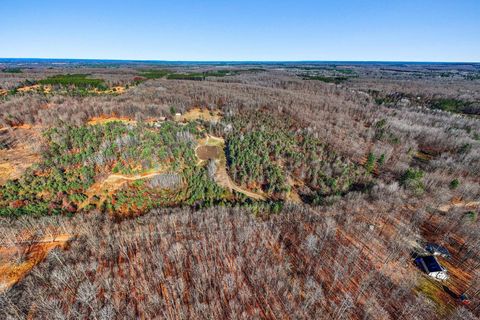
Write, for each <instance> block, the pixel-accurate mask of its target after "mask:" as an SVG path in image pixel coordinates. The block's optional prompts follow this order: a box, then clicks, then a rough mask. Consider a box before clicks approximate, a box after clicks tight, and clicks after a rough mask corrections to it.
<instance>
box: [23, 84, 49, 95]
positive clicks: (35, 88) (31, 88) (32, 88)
mask: <svg viewBox="0 0 480 320" xmlns="http://www.w3.org/2000/svg"><path fill="white" fill-rule="evenodd" d="M33 91H35V92H38V91H43V93H51V92H52V86H51V85H48V84H47V85H39V84H34V85H31V86H24V87H21V88H17V92H21V93H27V92H33Z"/></svg>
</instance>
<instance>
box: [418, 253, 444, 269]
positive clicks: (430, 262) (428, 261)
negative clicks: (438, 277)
mask: <svg viewBox="0 0 480 320" xmlns="http://www.w3.org/2000/svg"><path fill="white" fill-rule="evenodd" d="M422 259H423V262H425V265H426V266H427V270H428V272H438V271H443V269H442V267H441V266H440V263H438V261H437V258H435V257H434V256H426V257H422Z"/></svg>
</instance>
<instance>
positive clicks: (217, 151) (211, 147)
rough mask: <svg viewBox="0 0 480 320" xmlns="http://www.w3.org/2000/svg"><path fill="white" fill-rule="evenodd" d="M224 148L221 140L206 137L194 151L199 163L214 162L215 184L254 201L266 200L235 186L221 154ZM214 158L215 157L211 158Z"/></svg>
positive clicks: (260, 195)
mask: <svg viewBox="0 0 480 320" xmlns="http://www.w3.org/2000/svg"><path fill="white" fill-rule="evenodd" d="M224 148H225V140H223V139H222V138H218V137H214V136H210V135H207V138H206V139H202V140H200V141H199V146H198V147H197V148H196V149H195V154H196V155H197V157H198V158H199V159H200V163H202V162H203V161H205V160H210V159H212V160H215V162H216V164H217V172H216V173H215V182H216V183H217V184H218V185H219V186H222V187H224V188H226V189H228V190H235V191H236V192H239V193H243V194H244V195H246V196H247V197H249V198H252V199H255V200H262V201H264V200H266V199H267V198H266V196H265V195H263V194H260V193H255V192H252V191H249V190H247V189H243V188H241V187H240V186H238V185H236V184H235V182H233V180H232V179H230V176H229V175H228V173H227V159H226V157H225V153H224V152H223V150H224ZM213 156H216V157H213Z"/></svg>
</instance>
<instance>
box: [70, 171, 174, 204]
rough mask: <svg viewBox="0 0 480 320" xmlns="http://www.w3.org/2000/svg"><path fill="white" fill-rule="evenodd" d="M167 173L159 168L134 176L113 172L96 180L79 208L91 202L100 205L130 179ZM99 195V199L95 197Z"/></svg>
mask: <svg viewBox="0 0 480 320" xmlns="http://www.w3.org/2000/svg"><path fill="white" fill-rule="evenodd" d="M163 173H165V170H158V171H154V172H150V173H145V174H137V175H133V176H126V175H121V174H111V175H109V176H108V177H107V178H106V179H104V180H102V181H98V182H95V183H94V184H93V185H92V186H91V187H90V188H89V189H88V190H87V192H86V195H87V199H86V200H85V201H84V202H83V203H82V204H80V206H79V209H83V208H85V207H86V206H87V205H89V204H96V205H97V207H100V206H101V205H102V204H103V203H104V202H105V200H106V199H107V197H108V196H112V195H113V194H115V192H116V191H117V190H119V189H120V188H121V187H122V186H123V185H124V184H126V183H127V182H128V181H135V180H142V179H148V178H152V177H155V176H158V175H160V174H163ZM94 197H98V200H97V201H94V200H93V198H94Z"/></svg>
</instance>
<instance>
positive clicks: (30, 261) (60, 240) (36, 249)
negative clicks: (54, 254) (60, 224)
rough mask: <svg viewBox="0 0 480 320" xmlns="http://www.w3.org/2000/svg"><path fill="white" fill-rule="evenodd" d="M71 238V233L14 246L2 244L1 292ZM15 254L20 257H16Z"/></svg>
mask: <svg viewBox="0 0 480 320" xmlns="http://www.w3.org/2000/svg"><path fill="white" fill-rule="evenodd" d="M71 238H72V236H71V235H68V234H60V235H56V236H54V237H52V236H46V237H44V238H42V239H40V240H38V241H35V242H33V243H30V242H29V241H25V242H21V243H17V244H16V245H14V246H0V293H2V292H4V291H6V290H8V289H10V288H11V287H12V286H13V285H15V284H16V283H17V282H19V281H21V280H22V279H23V278H24V277H25V276H26V275H27V273H28V272H30V270H32V268H33V267H35V266H36V265H37V264H39V263H40V262H42V261H43V259H45V257H46V256H47V255H48V253H49V252H50V251H51V250H53V249H54V248H57V247H59V248H65V247H66V245H67V243H68V241H69V240H70V239H71ZM15 256H17V257H19V258H18V259H15ZM15 260H17V261H15Z"/></svg>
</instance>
